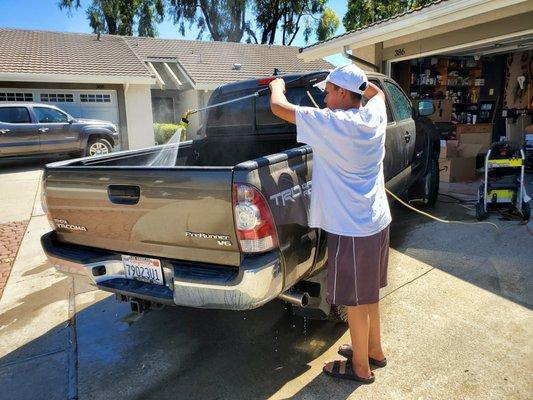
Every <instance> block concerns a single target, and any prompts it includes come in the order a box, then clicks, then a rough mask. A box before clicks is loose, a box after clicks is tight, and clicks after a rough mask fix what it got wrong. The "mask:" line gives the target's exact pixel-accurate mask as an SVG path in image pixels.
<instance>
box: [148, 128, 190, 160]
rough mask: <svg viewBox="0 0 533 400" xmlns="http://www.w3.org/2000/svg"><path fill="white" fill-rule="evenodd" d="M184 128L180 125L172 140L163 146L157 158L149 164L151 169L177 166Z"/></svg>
mask: <svg viewBox="0 0 533 400" xmlns="http://www.w3.org/2000/svg"><path fill="white" fill-rule="evenodd" d="M184 129H185V127H184V126H182V125H179V126H178V129H176V132H174V135H172V137H171V138H170V140H169V141H168V142H167V143H165V144H164V145H162V146H161V147H160V149H159V152H158V153H157V154H156V156H155V157H154V158H153V159H152V160H150V161H149V162H148V166H150V167H173V166H175V165H176V160H177V159H178V151H179V148H180V143H181V135H182V133H183V130H184Z"/></svg>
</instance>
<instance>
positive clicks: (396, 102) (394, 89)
mask: <svg viewBox="0 0 533 400" xmlns="http://www.w3.org/2000/svg"><path fill="white" fill-rule="evenodd" d="M385 86H386V87H387V91H388V92H389V95H390V99H391V102H392V106H393V107H394V109H395V110H396V113H397V114H398V118H400V121H403V120H406V119H409V118H411V117H412V110H411V103H410V102H409V99H408V98H407V97H406V96H405V94H403V92H402V91H401V89H400V88H399V87H398V86H396V85H395V84H394V83H392V82H390V81H385Z"/></svg>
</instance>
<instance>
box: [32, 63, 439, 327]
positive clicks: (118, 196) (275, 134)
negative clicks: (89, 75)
mask: <svg viewBox="0 0 533 400" xmlns="http://www.w3.org/2000/svg"><path fill="white" fill-rule="evenodd" d="M327 73H328V72H327V71H318V72H314V73H305V74H303V73H302V74H293V75H285V76H282V77H283V78H284V79H285V80H286V82H287V85H288V91H287V97H288V100H289V101H290V102H292V103H295V104H300V105H304V106H313V105H317V106H319V107H323V106H324V105H323V94H322V93H321V92H320V91H319V90H318V89H316V88H315V87H314V86H313V85H314V84H315V83H316V82H318V81H321V80H323V79H324V78H325V77H326V75H327ZM274 78H276V77H267V78H262V79H256V80H249V81H243V82H237V83H233V84H228V85H224V86H221V87H220V88H218V89H217V90H215V91H214V92H213V94H212V96H211V99H210V104H218V103H225V104H224V105H221V106H219V107H214V108H211V109H209V110H207V112H205V115H204V116H203V120H202V128H201V132H200V133H201V136H199V137H200V138H199V139H197V140H191V141H186V142H182V143H181V144H180V146H179V151H178V153H177V156H176V158H175V163H173V164H174V165H171V166H153V165H150V164H152V163H151V162H150V160H153V158H154V157H155V156H156V155H157V153H158V152H160V151H161V148H160V147H158V146H155V147H151V148H146V149H141V150H132V151H121V152H117V153H113V154H108V155H102V156H96V157H91V158H80V159H76V160H69V161H63V162H57V163H53V164H49V165H47V166H46V167H45V170H44V174H43V182H42V184H43V190H42V193H43V207H44V208H45V210H46V213H47V216H48V219H49V221H50V224H51V225H52V227H53V231H51V232H49V233H47V234H45V235H44V236H43V237H42V239H41V242H42V246H43V249H44V251H45V253H46V255H47V256H48V259H49V260H50V262H51V263H53V264H54V265H55V266H56V268H57V269H58V270H59V271H62V272H64V273H66V274H71V275H83V276H85V277H87V278H88V279H90V281H91V282H92V284H93V285H94V286H96V287H97V288H98V289H101V290H105V291H108V292H112V293H115V294H116V297H117V299H118V300H121V301H129V302H131V304H132V309H133V310H134V311H143V310H144V309H146V308H148V307H153V306H160V305H165V304H167V305H178V306H188V307H200V308H214V309H229V310H248V309H253V308H257V307H259V306H261V305H263V304H265V303H267V302H269V301H271V300H273V299H276V298H280V299H282V300H284V301H286V302H288V303H290V304H293V305H294V309H295V310H296V312H297V313H299V314H302V315H305V316H309V317H316V318H328V317H330V318H333V319H341V320H343V319H345V314H344V310H343V309H342V308H341V307H330V305H329V304H327V302H326V301H325V298H326V296H325V290H326V289H325V284H324V283H325V279H324V278H325V267H326V260H327V255H326V235H325V233H324V232H321V231H320V230H318V229H313V228H309V226H308V213H309V205H310V194H311V191H312V190H313V188H312V174H313V152H312V149H311V147H310V146H307V145H304V144H301V143H298V142H297V140H296V127H295V126H294V125H291V124H288V123H286V122H284V121H282V120H280V119H278V118H277V117H275V116H274V115H273V114H272V113H271V111H270V96H269V95H268V93H267V94H266V95H260V96H247V95H250V94H253V93H255V92H257V91H258V90H261V89H263V90H262V93H263V94H264V93H265V90H264V89H265V88H267V87H268V84H269V82H270V81H271V80H272V79H274ZM368 78H369V80H370V81H371V82H374V83H375V84H377V85H378V86H380V87H381V88H382V89H383V91H384V92H385V94H386V103H387V114H388V125H387V134H386V157H385V160H384V173H385V178H386V187H387V188H388V189H389V190H391V191H392V192H394V193H396V194H398V195H401V196H403V197H404V198H407V199H408V200H410V201H418V202H419V203H420V204H425V205H431V204H432V203H434V202H435V200H436V196H437V193H438V184H439V167H438V158H439V150H440V146H439V141H438V134H437V131H436V129H435V127H434V125H433V124H432V122H431V121H430V120H429V119H428V118H426V117H424V115H429V114H431V112H433V110H432V107H433V106H432V104H431V103H430V102H420V103H419V106H418V108H417V109H413V108H412V106H411V102H410V100H409V99H408V97H407V96H406V95H405V94H404V92H403V91H402V89H401V88H400V87H399V86H398V85H397V84H396V83H395V82H394V81H393V80H392V79H390V78H388V77H386V76H384V75H381V74H378V73H369V74H368ZM242 97H245V98H244V99H242ZM236 99H241V100H238V101H233V102H229V103H226V102H228V101H230V100H236Z"/></svg>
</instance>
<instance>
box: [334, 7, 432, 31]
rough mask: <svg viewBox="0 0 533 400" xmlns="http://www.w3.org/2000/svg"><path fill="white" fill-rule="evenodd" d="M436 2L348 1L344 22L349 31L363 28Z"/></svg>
mask: <svg viewBox="0 0 533 400" xmlns="http://www.w3.org/2000/svg"><path fill="white" fill-rule="evenodd" d="M432 1H434V0H379V1H378V0H348V11H347V12H346V15H345V16H344V18H343V20H342V22H343V24H344V27H345V28H346V30H347V31H353V30H355V29H358V28H362V27H364V26H367V25H369V24H372V23H374V22H377V21H381V20H383V19H386V18H390V17H393V16H394V15H398V14H400V13H402V12H405V11H409V10H413V9H415V8H417V7H420V6H425V5H428V4H429V3H431V2H432Z"/></svg>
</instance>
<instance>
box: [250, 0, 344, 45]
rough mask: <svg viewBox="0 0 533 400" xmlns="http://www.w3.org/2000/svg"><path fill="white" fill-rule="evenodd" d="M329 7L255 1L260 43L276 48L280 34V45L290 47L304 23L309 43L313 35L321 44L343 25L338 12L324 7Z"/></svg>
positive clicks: (310, 1) (317, 0) (314, 1)
mask: <svg viewBox="0 0 533 400" xmlns="http://www.w3.org/2000/svg"><path fill="white" fill-rule="evenodd" d="M326 3H327V0H305V1H302V0H255V1H254V5H255V11H254V14H255V16H256V21H257V23H256V25H257V28H258V29H259V30H260V31H261V43H262V44H274V43H275V39H276V34H277V33H278V31H279V30H280V32H279V33H280V34H281V44H283V45H289V46H290V45H291V44H292V42H293V40H294V39H295V37H296V35H297V34H298V32H299V31H300V28H301V24H302V23H303V26H304V30H303V35H304V40H305V42H306V43H307V42H308V41H309V38H310V37H311V34H312V33H313V31H316V33H317V36H318V38H319V40H324V39H327V38H328V37H330V36H332V35H333V34H334V33H335V30H336V29H337V28H338V27H339V24H340V22H339V19H338V18H337V15H336V14H335V12H334V11H333V10H331V9H329V8H326V7H325V5H326ZM317 15H320V16H319V17H317ZM302 19H303V20H302ZM252 37H254V36H252ZM254 39H255V42H256V43H258V40H257V39H256V38H255V37H254Z"/></svg>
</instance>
